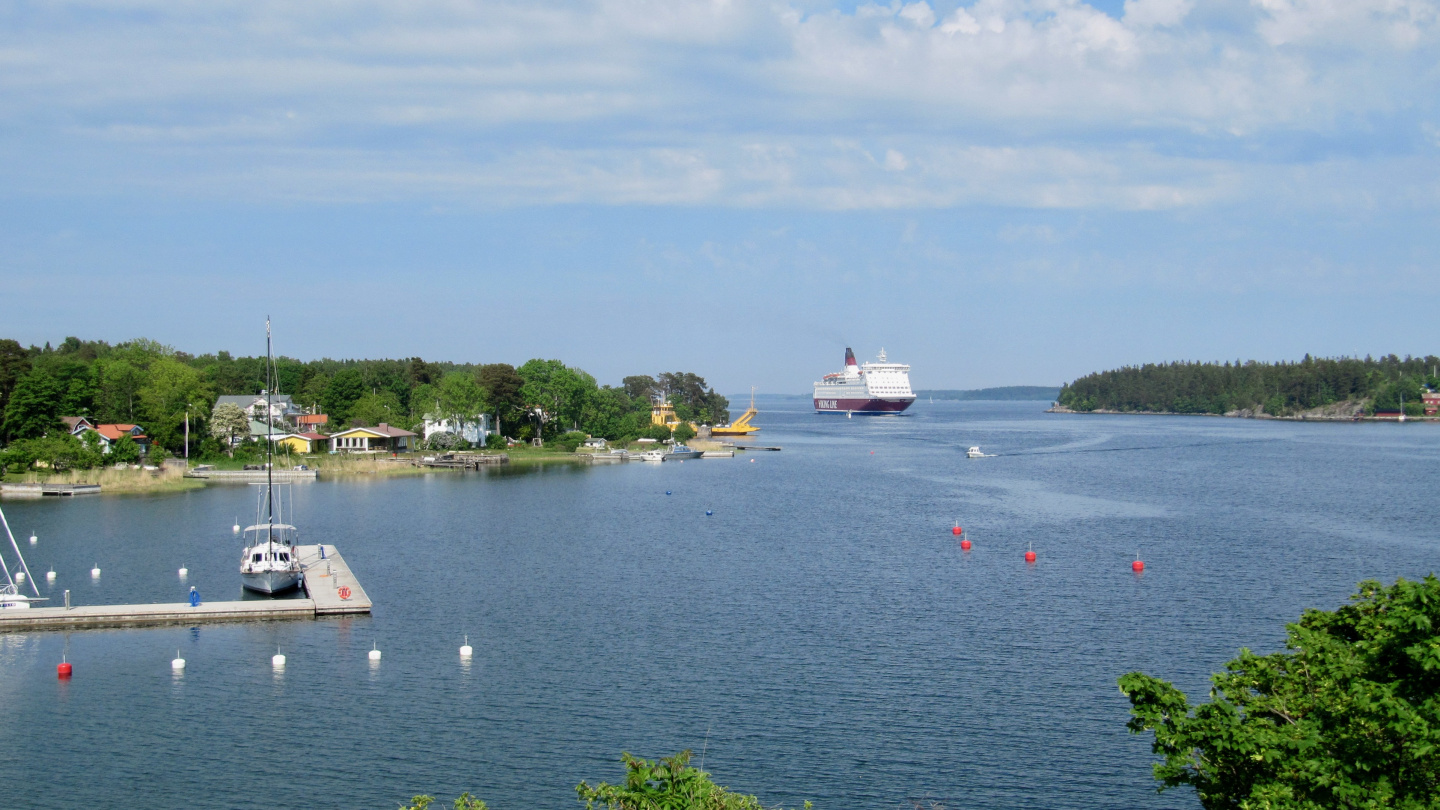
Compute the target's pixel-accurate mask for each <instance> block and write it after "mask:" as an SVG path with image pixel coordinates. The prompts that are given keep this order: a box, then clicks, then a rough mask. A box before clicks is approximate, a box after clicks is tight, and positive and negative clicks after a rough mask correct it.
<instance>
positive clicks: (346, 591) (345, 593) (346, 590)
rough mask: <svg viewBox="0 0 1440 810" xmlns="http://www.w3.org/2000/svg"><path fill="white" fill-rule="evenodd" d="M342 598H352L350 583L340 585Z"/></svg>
mask: <svg viewBox="0 0 1440 810" xmlns="http://www.w3.org/2000/svg"><path fill="white" fill-rule="evenodd" d="M340 598H341V599H349V598H350V586H349V585H341V586H340Z"/></svg>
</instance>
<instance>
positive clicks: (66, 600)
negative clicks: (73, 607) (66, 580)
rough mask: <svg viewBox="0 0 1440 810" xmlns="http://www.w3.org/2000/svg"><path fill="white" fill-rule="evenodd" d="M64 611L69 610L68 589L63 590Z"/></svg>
mask: <svg viewBox="0 0 1440 810" xmlns="http://www.w3.org/2000/svg"><path fill="white" fill-rule="evenodd" d="M65 609H66V610H69V609H70V589H69V588H66V589H65Z"/></svg>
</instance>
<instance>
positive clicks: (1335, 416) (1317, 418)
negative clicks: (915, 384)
mask: <svg viewBox="0 0 1440 810" xmlns="http://www.w3.org/2000/svg"><path fill="white" fill-rule="evenodd" d="M1316 410H1320V409H1316ZM1045 413H1069V414H1079V415H1081V416H1085V415H1089V414H1099V415H1101V416H1209V417H1213V418H1216V419H1262V420H1272V421H1276V422H1399V421H1400V418H1399V417H1398V416H1391V415H1386V416H1367V415H1365V414H1364V413H1350V414H1346V413H1315V412H1303V413H1297V414H1288V415H1286V416H1274V415H1272V414H1268V413H1264V412H1263V411H1262V412H1255V411H1251V410H1249V409H1246V410H1243V411H1230V412H1229V413H1180V412H1178V411H1116V410H1111V409H1109V408H1096V409H1095V410H1093V411H1077V410H1074V409H1072V408H1067V407H1065V406H1064V405H1056V406H1054V407H1051V408H1046V409H1045ZM1405 421H1406V422H1430V423H1440V416H1406V417H1405Z"/></svg>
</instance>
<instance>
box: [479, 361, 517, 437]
mask: <svg viewBox="0 0 1440 810" xmlns="http://www.w3.org/2000/svg"><path fill="white" fill-rule="evenodd" d="M476 377H477V378H478V380H479V382H480V387H481V388H484V389H485V400H486V401H487V402H489V403H490V408H491V409H492V413H494V415H495V430H496V432H499V431H500V430H501V427H500V426H501V422H502V420H508V419H513V418H515V417H516V416H517V415H519V414H520V413H521V412H522V411H524V410H525V397H524V395H523V394H521V393H520V389H521V388H522V387H524V385H525V378H524V377H521V376H520V373H519V372H517V371H516V370H515V367H514V366H512V365H510V364H509V363H487V364H485V365H483V366H481V367H480V368H479V369H477V370H476Z"/></svg>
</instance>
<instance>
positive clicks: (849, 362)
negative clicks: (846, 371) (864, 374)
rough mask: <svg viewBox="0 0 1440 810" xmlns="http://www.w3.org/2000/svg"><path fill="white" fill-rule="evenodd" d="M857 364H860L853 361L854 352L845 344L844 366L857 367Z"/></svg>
mask: <svg viewBox="0 0 1440 810" xmlns="http://www.w3.org/2000/svg"><path fill="white" fill-rule="evenodd" d="M859 365H860V364H859V363H856V362H855V352H853V351H851V350H850V347H849V346H846V347H845V367H846V368H851V367H857V368H858V367H859Z"/></svg>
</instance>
